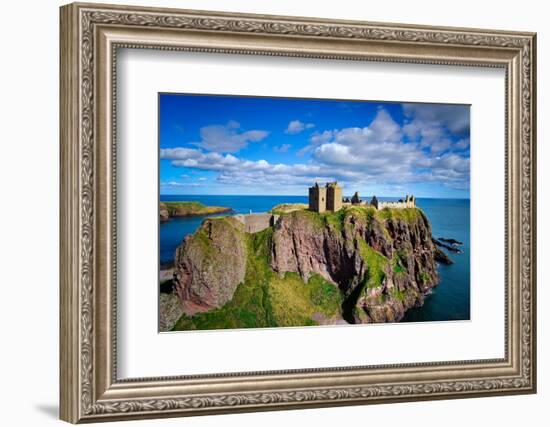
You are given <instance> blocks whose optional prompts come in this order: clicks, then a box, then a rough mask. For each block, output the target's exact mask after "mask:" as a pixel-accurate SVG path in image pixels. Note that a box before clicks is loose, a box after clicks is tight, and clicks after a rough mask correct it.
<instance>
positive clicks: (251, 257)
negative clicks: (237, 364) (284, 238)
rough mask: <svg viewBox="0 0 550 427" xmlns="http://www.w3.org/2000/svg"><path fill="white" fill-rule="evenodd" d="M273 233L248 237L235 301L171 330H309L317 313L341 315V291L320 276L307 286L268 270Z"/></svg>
mask: <svg viewBox="0 0 550 427" xmlns="http://www.w3.org/2000/svg"><path fill="white" fill-rule="evenodd" d="M272 234H273V229H272V228H267V229H265V230H263V231H260V232H259V233H255V234H251V235H248V236H247V238H248V241H247V244H248V258H247V267H246V275H245V280H244V283H241V284H240V285H239V286H238V287H237V290H236V291H235V294H234V295H233V299H232V300H231V301H229V302H228V303H227V304H226V305H224V306H223V307H221V308H219V309H215V310H211V311H208V312H205V313H198V314H196V315H195V316H193V317H190V316H187V315H185V314H184V315H183V316H182V317H181V318H180V319H179V320H178V321H177V323H176V324H175V326H174V328H173V329H172V330H174V331H178V330H179V331H181V330H195V329H199V330H205V329H228V328H231V329H235V328H239V329H240V328H261V327H275V326H308V325H315V324H317V323H316V322H315V321H313V320H312V318H311V317H312V315H313V314H314V313H321V314H322V315H323V316H325V317H326V318H331V317H333V316H336V315H339V313H340V307H341V304H342V296H341V293H340V291H339V290H338V289H337V288H336V286H334V285H333V284H331V283H328V282H327V281H325V280H324V279H323V278H322V277H321V276H317V275H314V276H312V277H311V278H310V279H309V281H308V282H307V283H304V282H303V281H302V279H301V278H300V276H298V275H297V274H293V273H287V274H285V276H284V277H282V278H281V277H279V275H278V274H276V273H275V272H274V271H273V270H272V269H271V267H270V266H269V256H270V255H269V247H270V240H271V238H272Z"/></svg>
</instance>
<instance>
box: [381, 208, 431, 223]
mask: <svg viewBox="0 0 550 427" xmlns="http://www.w3.org/2000/svg"><path fill="white" fill-rule="evenodd" d="M421 216H422V211H421V210H420V209H419V208H406V209H392V208H385V209H382V210H379V211H376V217H377V218H378V219H381V220H384V219H402V220H405V221H407V222H412V221H415V220H417V219H418V218H420V217H421Z"/></svg>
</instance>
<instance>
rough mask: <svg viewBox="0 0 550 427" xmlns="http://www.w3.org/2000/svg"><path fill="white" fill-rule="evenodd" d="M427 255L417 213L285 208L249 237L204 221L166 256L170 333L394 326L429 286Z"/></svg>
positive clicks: (430, 252)
mask: <svg viewBox="0 0 550 427" xmlns="http://www.w3.org/2000/svg"><path fill="white" fill-rule="evenodd" d="M436 253H437V248H436V247H435V245H434V243H433V241H432V232H431V227H430V223H429V221H428V219H427V218H426V216H425V215H424V213H423V212H422V211H421V210H420V209H417V208H410V209H384V210H381V211H378V210H376V209H374V208H372V207H346V208H344V209H342V210H340V211H339V212H336V213H325V214H318V213H315V212H310V211H307V210H294V211H291V212H288V213H284V214H282V215H281V216H280V218H279V219H278V221H277V222H276V224H275V225H274V226H273V227H269V228H268V229H266V230H263V231H262V232H260V233H252V234H249V233H245V232H244V230H243V227H242V224H240V223H239V222H238V221H236V220H234V219H233V218H231V217H225V218H212V219H208V220H205V222H204V223H203V224H202V225H201V227H200V228H199V230H198V231H197V232H196V233H195V234H194V235H192V236H188V237H187V238H186V239H185V241H184V242H183V243H182V245H181V246H180V247H179V248H178V250H177V253H176V257H175V273H174V280H173V283H174V289H175V292H176V293H177V295H178V297H179V299H180V302H181V304H182V307H183V310H184V312H185V315H184V316H182V318H181V319H180V322H179V323H178V325H176V326H177V327H176V329H192V328H197V329H205V328H223V327H260V326H285V325H288V326H302V325H306V324H327V323H345V322H347V323H371V322H393V321H399V320H400V319H401V318H402V317H403V316H404V314H405V312H406V310H407V309H409V308H411V307H415V306H420V305H422V303H423V301H424V297H425V295H426V294H427V293H428V292H429V290H430V289H431V288H432V287H434V286H436V285H437V283H438V280H439V279H438V275H437V270H436V262H435V257H436ZM344 320H345V321H344Z"/></svg>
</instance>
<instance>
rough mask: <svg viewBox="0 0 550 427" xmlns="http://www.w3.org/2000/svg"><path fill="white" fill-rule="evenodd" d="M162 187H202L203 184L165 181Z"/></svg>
mask: <svg viewBox="0 0 550 427" xmlns="http://www.w3.org/2000/svg"><path fill="white" fill-rule="evenodd" d="M160 186H161V187H176V188H179V187H201V186H202V184H200V183H198V182H178V181H163V182H161V183H160Z"/></svg>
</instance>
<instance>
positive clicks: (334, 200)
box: [309, 181, 416, 213]
mask: <svg viewBox="0 0 550 427" xmlns="http://www.w3.org/2000/svg"><path fill="white" fill-rule="evenodd" d="M344 205H354V206H361V205H365V206H372V207H374V208H376V209H378V210H381V209H384V208H391V209H407V208H415V207H416V198H415V197H414V196H413V195H411V196H409V195H407V196H405V199H404V200H403V199H399V200H398V201H396V202H382V201H379V200H378V199H377V198H376V196H373V198H372V199H371V201H370V203H368V202H363V201H361V198H360V197H359V193H358V192H357V191H356V192H355V194H354V195H353V197H352V198H351V200H350V199H346V200H345V201H344V200H343V198H342V187H340V186H339V185H338V183H337V182H336V181H334V182H327V183H326V185H325V186H324V187H322V186H319V183H317V182H316V183H315V185H314V186H313V187H309V210H310V211H313V212H318V213H323V212H326V211H330V212H337V211H339V210H340V209H342V207H343V206H344Z"/></svg>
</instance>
